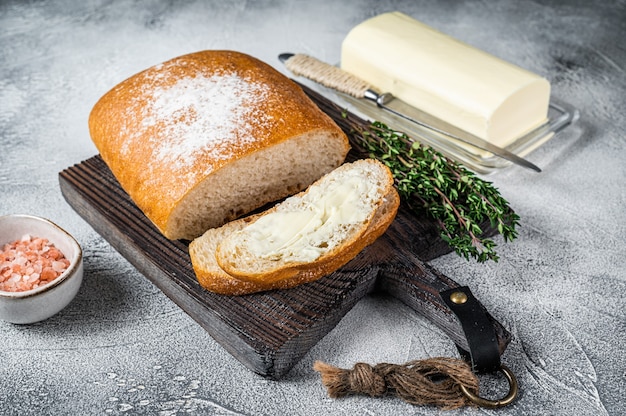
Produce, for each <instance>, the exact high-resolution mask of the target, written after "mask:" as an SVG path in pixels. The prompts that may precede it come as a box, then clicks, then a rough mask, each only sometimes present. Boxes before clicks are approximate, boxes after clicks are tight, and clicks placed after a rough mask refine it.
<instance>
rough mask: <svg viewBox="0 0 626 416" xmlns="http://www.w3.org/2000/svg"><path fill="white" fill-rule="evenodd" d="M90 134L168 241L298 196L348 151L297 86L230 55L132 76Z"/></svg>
mask: <svg viewBox="0 0 626 416" xmlns="http://www.w3.org/2000/svg"><path fill="white" fill-rule="evenodd" d="M89 130H90V134H91V137H92V140H93V142H94V144H95V145H96V148H97V149H98V151H99V152H100V155H101V157H102V158H103V160H104V161H105V162H106V163H107V165H108V166H109V168H110V169H111V171H112V173H113V174H114V175H115V177H116V178H117V180H118V181H119V183H120V185H121V186H122V188H123V189H124V190H125V191H126V192H127V193H128V194H129V196H130V197H131V199H132V200H133V201H134V202H135V204H136V205H137V206H138V207H139V208H140V209H141V210H142V211H143V212H144V214H145V215H146V216H147V217H148V218H149V219H150V220H151V221H152V222H153V223H154V224H155V226H156V227H157V228H158V229H159V230H160V232H161V233H162V234H163V235H164V236H165V237H167V238H169V239H189V240H191V239H194V238H196V237H198V236H200V235H202V234H203V233H204V232H205V231H206V230H208V229H210V228H214V227H219V226H221V225H223V224H226V223H227V222H229V221H231V220H233V219H235V218H237V217H240V216H242V215H244V214H247V213H249V212H251V211H253V210H255V209H257V208H259V207H262V206H263V205H265V204H267V203H269V202H273V201H276V200H279V199H282V198H284V197H286V196H288V195H291V194H294V193H296V192H299V191H301V190H302V189H305V188H306V187H307V186H308V185H310V184H311V183H313V182H314V181H315V180H317V179H319V178H320V177H321V176H323V175H324V174H326V173H328V172H330V171H331V170H333V169H334V168H336V167H337V166H339V165H340V164H341V163H342V162H343V161H344V159H345V156H346V154H347V152H348V150H349V144H348V139H347V137H346V136H345V134H344V133H343V131H342V130H341V129H340V128H339V127H338V126H337V125H336V124H335V123H334V121H333V120H332V119H331V118H330V117H328V116H327V115H326V114H324V113H323V112H322V111H321V110H320V109H319V108H318V107H317V106H316V105H315V104H314V103H313V102H312V101H311V100H310V99H309V98H308V97H307V96H306V94H305V93H304V92H303V91H302V89H301V88H300V87H299V86H298V85H297V84H295V83H294V82H293V81H291V80H290V79H288V78H287V77H286V76H284V75H282V74H281V73H280V72H278V71H276V70H275V69H273V68H272V67H271V66H269V65H267V64H265V63H263V62H261V61H259V60H257V59H255V58H253V57H251V56H248V55H246V54H242V53H238V52H233V51H202V52H197V53H192V54H189V55H184V56H181V57H178V58H174V59H172V60H170V61H167V62H164V63H162V64H159V65H156V66H154V67H151V68H148V69H147V70H145V71H142V72H140V73H138V74H136V75H133V76H132V77H130V78H128V79H127V80H125V81H123V82H121V83H120V84H118V85H117V86H116V87H114V88H113V89H111V90H110V91H109V92H107V93H106V94H105V95H104V96H103V97H102V98H101V99H100V100H99V101H98V102H97V103H96V105H95V106H94V108H93V110H92V112H91V114H90V117H89Z"/></svg>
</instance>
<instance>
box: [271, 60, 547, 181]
mask: <svg viewBox="0 0 626 416" xmlns="http://www.w3.org/2000/svg"><path fill="white" fill-rule="evenodd" d="M278 58H279V59H280V61H281V62H283V63H284V64H285V66H286V67H287V69H289V70H290V71H291V72H292V73H293V74H294V75H297V76H303V77H305V78H308V79H310V80H312V81H315V82H317V83H319V84H321V85H324V86H326V87H328V88H332V89H334V90H336V91H340V92H343V93H345V94H348V95H351V96H353V97H355V98H364V99H366V100H369V101H372V102H374V103H375V104H376V105H377V106H378V107H380V108H382V109H383V110H385V111H388V112H390V113H392V114H395V115H396V116H399V117H402V118H404V119H406V120H408V121H409V122H411V123H414V124H417V125H419V126H421V127H424V128H426V129H428V130H431V131H434V132H436V133H439V134H441V135H443V136H446V137H449V138H452V139H455V140H458V141H460V142H463V143H466V144H469V145H470V146H474V147H476V148H478V149H481V150H484V151H487V152H489V153H492V154H494V155H495V156H498V157H501V158H503V159H506V160H508V161H510V162H513V163H515V164H517V165H519V166H522V167H525V168H527V169H531V170H534V171H535V172H541V169H540V168H539V167H538V166H537V165H535V164H534V163H532V162H530V161H528V160H526V159H524V158H522V157H520V156H518V155H516V154H515V153H512V152H510V151H508V150H506V149H503V148H501V147H499V146H496V145H494V144H493V143H491V142H488V141H487V140H484V139H481V138H480V137H477V136H475V135H473V134H471V133H468V132H465V131H461V130H460V129H457V128H455V127H454V126H451V125H447V124H446V128H445V129H442V128H438V127H436V126H434V125H433V123H427V122H424V121H420V118H421V119H423V118H424V117H425V116H427V115H426V114H425V113H422V112H421V111H419V110H417V109H416V108H415V107H413V106H411V105H409V104H407V103H405V102H404V101H402V100H400V99H399V98H396V97H394V96H393V94H391V93H388V92H387V93H378V92H376V91H375V90H374V89H372V88H371V86H370V85H369V84H368V83H367V82H365V81H363V80H361V79H360V78H358V77H356V76H355V75H352V74H350V73H348V72H346V71H344V70H342V69H341V68H338V67H336V66H333V65H330V64H327V63H325V62H322V61H320V60H318V59H316V58H313V57H311V56H308V55H304V54H293V53H282V54H280V55H279V56H278ZM453 131H454V133H453Z"/></svg>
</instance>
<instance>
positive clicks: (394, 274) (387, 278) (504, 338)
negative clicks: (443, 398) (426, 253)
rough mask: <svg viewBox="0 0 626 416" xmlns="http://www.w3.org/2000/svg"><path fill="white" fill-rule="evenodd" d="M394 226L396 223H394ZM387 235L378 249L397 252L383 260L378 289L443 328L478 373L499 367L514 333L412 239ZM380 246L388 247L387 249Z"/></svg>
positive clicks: (385, 251)
mask: <svg viewBox="0 0 626 416" xmlns="http://www.w3.org/2000/svg"><path fill="white" fill-rule="evenodd" d="M392 226H393V225H392ZM397 234H398V233H389V232H387V233H385V234H384V235H383V236H382V237H381V238H379V239H378V241H376V243H375V246H378V247H377V248H376V249H375V250H372V251H375V252H376V253H394V254H393V260H392V261H389V260H386V261H385V260H384V259H379V260H380V261H377V263H378V264H379V265H380V266H379V267H380V268H379V275H378V278H377V280H376V284H375V286H374V290H376V291H382V292H386V293H388V294H390V295H391V296H393V297H395V298H397V299H399V300H400V301H402V302H403V303H405V304H406V305H407V306H409V307H410V308H412V309H413V310H415V311H416V312H418V313H419V314H421V315H422V316H424V317H425V318H426V319H428V320H429V321H431V322H433V323H434V324H435V325H436V326H437V327H439V328H440V329H441V330H442V331H443V332H444V333H445V334H446V335H447V336H448V337H449V338H450V339H451V340H452V341H453V342H454V343H455V344H456V346H457V348H458V349H459V352H460V353H461V355H462V356H463V358H465V359H467V361H468V362H470V363H471V364H472V368H473V369H474V370H475V371H477V372H490V371H495V370H497V369H498V366H499V365H500V361H499V359H500V356H501V355H502V354H503V353H504V351H505V350H506V347H507V346H508V344H509V342H510V341H511V334H510V332H509V331H507V329H506V328H505V327H504V326H503V325H502V324H501V323H500V322H498V321H497V320H496V319H495V318H494V317H493V316H492V315H491V314H490V313H489V312H488V311H487V309H486V308H485V307H484V306H483V305H482V304H481V303H480V302H479V301H478V299H476V298H475V297H474V296H473V295H472V293H471V291H470V289H469V287H467V286H461V285H460V284H459V283H457V282H456V281H454V280H453V279H451V278H449V277H448V276H446V275H444V274H443V273H441V272H439V271H438V270H436V269H435V268H433V267H432V266H430V265H428V264H426V263H424V262H422V261H421V260H420V259H419V258H418V257H417V256H416V255H415V254H413V252H412V251H411V250H410V247H407V244H406V239H398V238H394V236H397ZM379 245H387V247H381V246H379Z"/></svg>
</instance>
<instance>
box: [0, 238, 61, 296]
mask: <svg viewBox="0 0 626 416" xmlns="http://www.w3.org/2000/svg"><path fill="white" fill-rule="evenodd" d="M69 265H70V262H69V260H68V259H66V258H65V256H64V255H63V253H61V251H59V250H58V249H57V248H56V247H55V246H54V244H52V243H50V241H48V240H47V239H46V238H39V237H32V236H30V235H25V236H23V237H22V238H21V239H20V240H16V241H13V242H11V243H7V244H5V245H4V246H3V247H2V251H0V290H2V291H5V292H20V291H24V290H30V289H35V288H37V287H39V286H42V285H45V284H47V283H50V282H51V281H53V280H54V279H56V278H57V277H59V276H60V275H61V274H63V272H64V271H65V270H66V269H67V268H68V267H69Z"/></svg>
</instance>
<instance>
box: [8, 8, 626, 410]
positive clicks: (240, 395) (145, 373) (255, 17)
mask: <svg viewBox="0 0 626 416" xmlns="http://www.w3.org/2000/svg"><path fill="white" fill-rule="evenodd" d="M392 10H399V11H402V12H405V13H407V14H409V15H411V16H413V17H415V18H417V19H419V20H421V21H423V22H425V23H427V24H430V25H432V26H434V27H436V28H438V29H440V30H442V31H444V32H446V33H448V34H450V35H453V36H455V37H458V38H460V39H462V40H464V41H466V42H468V43H470V44H472V45H475V46H477V47H479V48H481V49H484V50H486V51H489V52H491V53H493V54H496V55H498V56H500V57H502V58H504V59H506V60H509V61H511V62H514V63H516V64H519V65H521V66H523V67H526V68H528V69H530V70H532V71H535V72H537V73H539V74H542V75H544V76H545V77H547V78H548V79H549V80H550V81H551V83H552V87H553V96H554V97H555V98H558V99H560V100H563V101H566V102H568V103H570V104H572V105H574V106H575V107H577V108H578V109H579V110H580V113H581V117H580V120H579V121H578V122H577V123H576V124H575V125H573V126H571V127H570V128H568V129H567V130H565V131H563V132H562V133H560V134H559V135H557V136H556V137H555V138H554V139H552V140H551V141H549V142H548V143H547V144H546V145H544V146H542V147H541V148H540V149H538V150H537V151H535V152H533V153H532V154H531V155H530V157H529V158H530V159H531V160H532V161H533V162H535V163H537V164H538V165H540V166H541V167H542V168H543V172H542V173H541V174H536V173H533V172H531V171H528V170H524V169H521V168H517V167H511V168H508V169H505V170H502V171H499V172H496V173H494V174H492V175H490V176H489V177H488V179H489V180H491V181H493V182H494V183H495V184H496V186H497V187H498V188H499V189H500V190H501V192H502V194H503V195H504V196H505V197H506V198H507V199H508V200H509V201H510V202H511V205H512V206H513V207H514V208H515V209H516V210H517V212H518V213H519V214H520V216H521V218H522V224H521V227H520V235H519V238H518V239H517V240H516V241H515V242H513V243H508V244H503V243H502V242H501V241H499V240H498V242H499V243H502V244H500V249H499V250H500V251H499V253H500V255H501V260H500V262H498V263H489V264H476V263H472V262H467V261H465V260H462V259H460V258H458V257H457V256H456V255H454V254H451V255H447V256H444V257H442V258H439V259H437V260H435V261H433V262H432V264H433V265H434V266H435V267H437V268H438V269H439V270H441V271H442V272H444V273H446V274H447V275H449V276H450V277H452V278H453V279H455V280H457V281H458V282H460V283H463V284H468V285H470V287H471V288H472V290H473V291H474V293H475V294H476V295H477V297H478V298H479V299H480V300H481V301H482V302H483V303H484V304H485V305H486V306H487V308H488V309H489V310H490V311H491V312H492V313H493V314H494V315H495V316H496V317H497V318H498V319H499V320H500V321H501V322H502V323H503V324H504V325H505V326H506V327H507V328H509V329H510V330H511V332H512V333H513V336H514V340H513V341H512V343H511V345H510V347H509V348H508V350H507V352H506V353H505V355H504V357H503V359H504V361H505V362H506V363H507V364H508V366H509V367H510V368H511V369H512V370H513V371H514V372H515V373H516V374H517V376H518V379H519V383H520V388H521V395H520V397H519V399H518V401H517V402H515V403H514V404H513V405H512V406H510V407H508V408H506V409H504V410H502V411H499V412H498V414H500V415H531V414H532V415H535V414H551V415H557V414H563V415H566V414H567V415H569V414H576V415H604V414H607V415H608V414H610V415H619V414H625V413H626V400H625V398H624V397H625V393H624V392H625V391H626V347H625V345H626V335H625V334H626V323H625V322H626V312H625V310H626V308H625V306H626V302H625V299H626V295H625V293H626V238H625V236H626V208H625V206H626V187H625V185H624V178H625V176H626V170H625V166H626V163H625V159H626V138H625V135H624V134H625V133H624V130H625V127H626V123H625V122H626V117H625V116H624V114H625V108H626V98H625V97H626V94H625V93H626V48H625V46H624V40H625V39H626V3H625V2H624V1H623V0H620V1H613V2H587V1H540V2H539V1H533V2H520V1H516V0H515V1H514V0H505V1H478V0H476V1H459V2H456V1H439V2H434V1H433V2H428V1H409V0H395V1H374V0H369V1H343V2H335V1H326V0H325V1H315V2H313V1H288V0H274V1H267V2H262V1H250V0H228V1H217V0H215V1H184V2H171V1H159V0H154V1H146V2H138V1H108V0H107V1H105V0H87V1H80V2H78V1H76V2H75V1H70V0H67V1H56V2H52V1H49V2H45V1H37V2H18V1H2V2H0V183H1V184H2V186H1V190H2V191H1V193H0V214H8V213H26V214H33V215H40V216H43V217H47V218H50V219H52V220H53V221H55V222H57V223H58V224H59V225H61V226H62V227H64V228H65V229H67V230H68V231H69V232H71V233H72V234H73V235H74V236H75V237H76V238H77V239H78V240H79V242H80V243H81V245H82V246H83V249H84V251H85V270H86V272H85V280H84V283H83V286H82V287H81V290H80V292H79V294H78V296H77V297H76V298H75V300H74V301H73V302H72V303H71V304H70V305H69V306H68V307H67V308H66V309H64V310H63V311H62V312H61V313H59V314H58V315H56V316H54V317H52V318H50V319H49V320H47V321H44V322H41V323H38V324H34V325H28V326H16V325H12V324H9V323H4V322H0V351H1V353H0V414H57V415H60V414H73V415H77V414H159V415H174V414H189V413H191V414H216V415H239V414H244V415H273V414H292V415H312V414H320V415H322V414H323V415H343V414H345V415H353V414H359V415H383V414H394V415H397V414H406V415H421V414H443V413H445V412H442V411H439V410H438V409H435V408H430V407H416V406H411V405H408V404H405V403H403V402H401V401H399V400H397V399H394V398H384V399H373V398H367V397H349V398H345V399H339V400H335V399H330V398H328V397H327V396H326V392H325V390H324V389H323V387H322V386H321V384H320V381H319V377H318V375H317V373H315V372H314V371H313V370H312V369H311V366H312V363H313V362H314V361H315V360H317V359H321V360H324V361H327V362H330V363H332V364H334V365H338V366H341V367H350V366H352V365H353V364H354V363H355V362H357V361H365V362H369V363H377V362H383V361H385V362H394V363H402V362H405V361H408V360H412V359H420V358H426V357H431V356H440V355H443V356H456V351H455V349H454V346H453V345H452V343H451V342H450V341H449V340H448V339H447V337H446V336H445V335H444V334H443V333H442V332H441V331H440V330H439V329H438V328H437V327H435V326H434V325H432V324H431V323H430V322H428V321H426V320H425V319H423V318H421V317H420V316H418V315H416V314H415V313H414V312H413V311H412V310H410V309H408V308H407V307H405V306H403V305H402V304H401V303H400V302H398V301H396V300H395V299H391V298H388V297H385V296H382V295H372V296H368V297H366V298H364V299H363V300H362V301H361V302H359V303H358V304H357V305H356V306H355V307H354V309H353V310H352V311H351V312H349V313H348V315H347V316H346V317H345V318H344V319H343V320H342V321H341V322H340V323H339V325H338V326H337V327H336V328H335V329H334V330H333V331H331V332H330V333H329V334H328V335H327V336H326V337H325V338H323V339H322V340H321V341H320V342H319V343H318V344H317V345H316V346H315V347H314V348H313V349H312V350H311V351H310V353H309V354H307V355H306V356H305V357H304V358H303V359H302V361H301V362H300V363H299V364H297V365H296V366H295V367H294V368H293V370H292V371H291V372H290V373H289V374H288V375H287V377H285V378H284V379H283V380H280V381H269V380H266V379H263V378H261V377H260V376H258V375H255V374H253V373H252V372H250V371H249V370H247V369H246V368H244V367H243V366H242V365H241V364H240V363H239V362H238V361H237V360H235V359H234V358H233V357H232V356H231V355H229V354H228V353H227V352H226V351H225V350H224V349H223V348H222V347H221V346H220V345H218V344H217V343H216V342H215V341H214V340H213V339H212V338H211V337H210V336H209V335H208V334H207V333H206V332H205V331H204V330H203V329H202V328H201V327H200V326H199V325H197V324H196V323H195V321H193V320H192V319H191V318H189V317H188V316H187V315H186V314H185V313H184V312H183V311H181V310H180V309H179V308H178V307H177V306H176V305H175V304H174V303H172V302H171V301H170V300H169V299H168V298H167V297H166V296H165V295H163V294H162V293H161V292H160V291H159V290H158V289H156V288H155V287H154V286H153V285H152V284H151V283H150V282H149V281H148V280H147V279H146V278H145V277H144V276H142V275H141V274H139V273H138V272H137V271H136V270H135V269H134V268H133V267H132V266H131V265H130V264H129V263H128V262H127V261H126V260H125V259H124V258H122V257H121V256H120V255H119V254H118V253H117V252H116V251H115V250H113V249H112V248H111V247H110V246H109V244H108V243H107V242H106V241H105V240H104V239H103V238H102V237H101V236H100V235H98V234H97V233H96V232H94V231H93V229H92V228H91V227H90V226H89V225H88V224H87V223H86V222H84V221H83V220H82V219H81V218H80V217H79V216H78V215H77V214H76V213H75V212H74V211H73V210H72V209H71V208H70V207H69V206H68V205H67V204H66V202H65V201H64V199H63V197H62V195H61V193H60V191H59V185H58V177H57V175H58V172H59V171H60V170H62V169H64V168H66V167H68V166H71V165H73V164H75V163H78V162H80V161H82V160H84V159H87V158H89V157H91V156H93V155H94V154H96V150H95V147H94V146H93V144H92V143H91V141H90V139H89V134H88V130H87V117H88V114H89V111H90V110H91V107H92V106H93V104H94V103H95V102H96V100H97V99H98V98H99V97H100V96H101V95H102V94H104V93H105V92H106V91H107V90H108V89H110V88H111V87H112V86H114V85H115V84H117V83H118V82H120V81H121V80H123V79H125V78H126V77H128V76H130V75H132V74H134V73H136V72H138V71H140V70H142V69H144V68H146V67H148V66H151V65H154V64H157V63H159V62H162V61H164V60H167V59H169V58H172V57H175V56H178V55H182V54H184V53H188V52H193V51H198V50H202V49H233V50H238V51H242V52H246V53H249V54H251V55H254V56H256V57H258V58H260V59H262V60H264V61H266V62H268V63H271V64H273V65H274V66H276V67H277V68H278V69H280V70H281V71H284V69H283V68H282V67H281V65H280V63H279V62H278V60H277V55H278V54H279V53H281V52H285V51H291V52H305V53H309V54H312V55H314V56H316V57H318V58H321V59H323V60H325V61H327V62H331V63H335V62H339V55H340V44H341V41H342V39H343V38H344V36H345V35H346V33H347V32H348V31H349V29H350V28H352V27H353V26H354V25H356V24H357V23H359V22H361V21H363V20H364V19H366V18H368V17H371V16H374V15H376V14H378V13H381V12H385V11H392ZM479 413H483V414H484V413H491V411H485V410H480V409H465V410H459V411H453V412H450V413H449V414H479Z"/></svg>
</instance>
